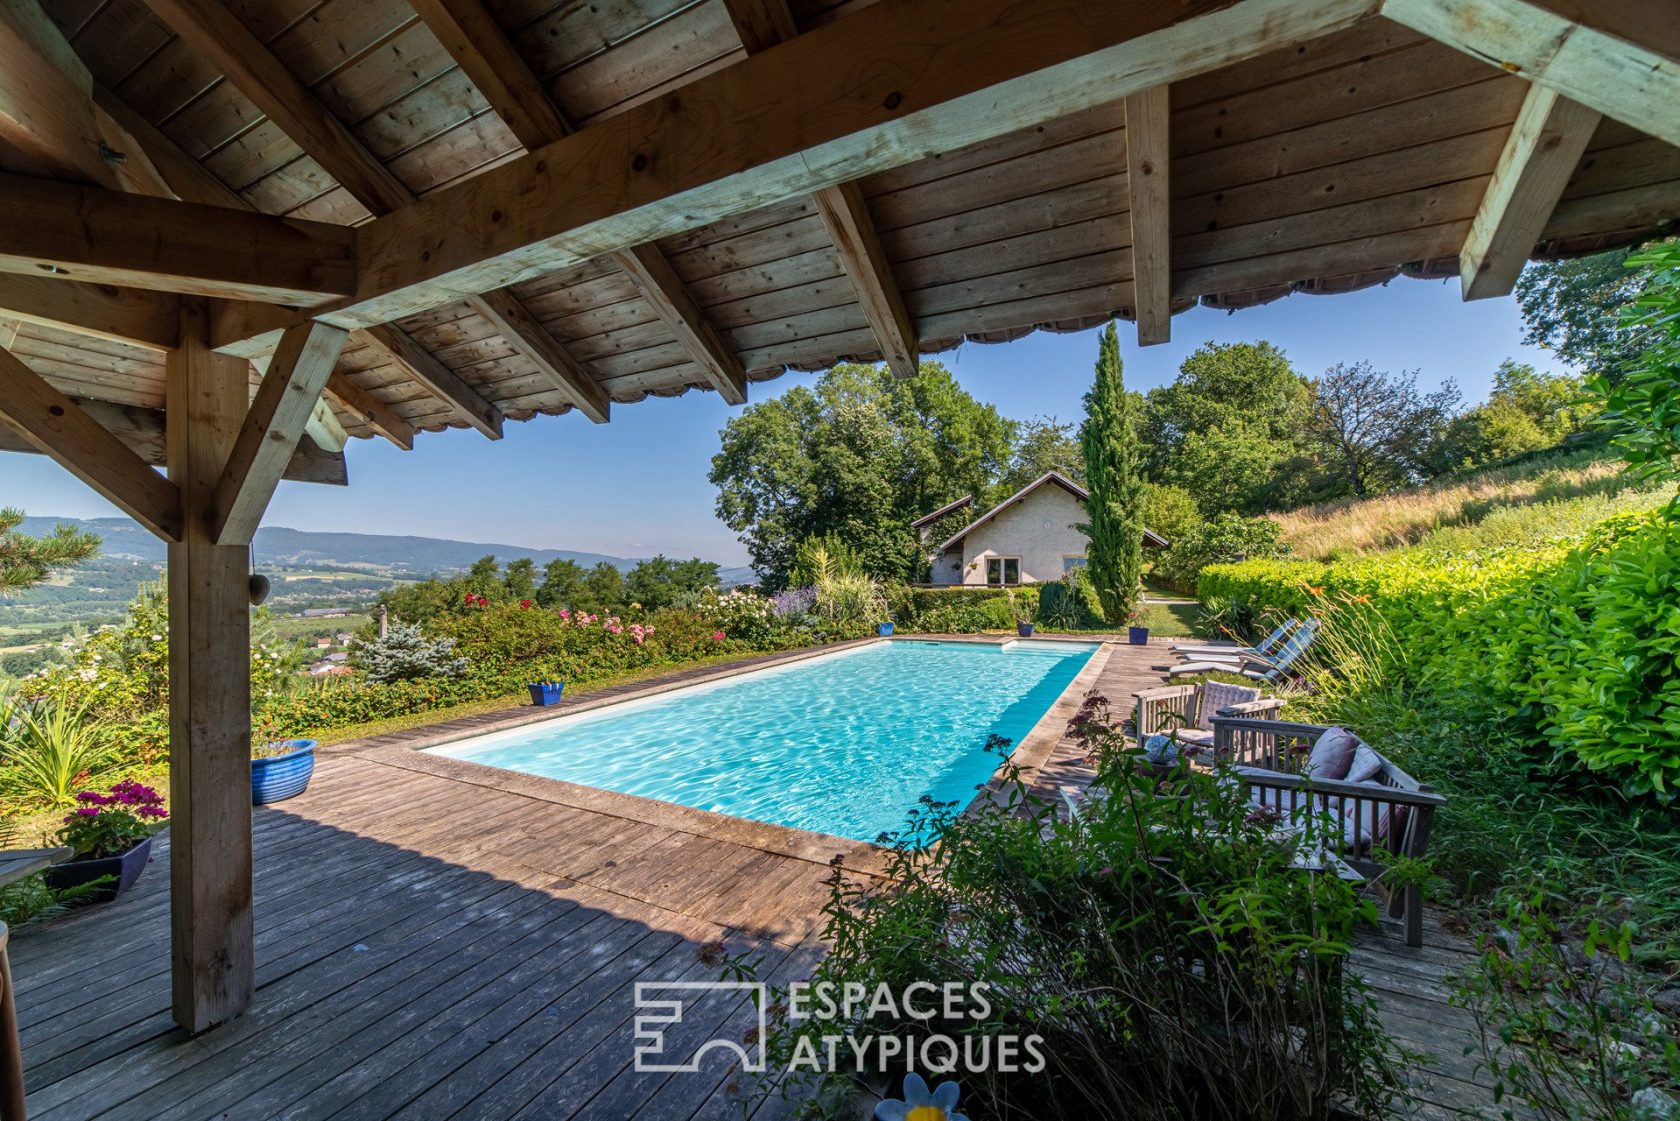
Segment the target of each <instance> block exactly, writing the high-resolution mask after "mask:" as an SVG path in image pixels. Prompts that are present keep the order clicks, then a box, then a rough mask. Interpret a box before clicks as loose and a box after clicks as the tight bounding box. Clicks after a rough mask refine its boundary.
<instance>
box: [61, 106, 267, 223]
mask: <svg viewBox="0 0 1680 1121" xmlns="http://www.w3.org/2000/svg"><path fill="white" fill-rule="evenodd" d="M93 100H94V104H96V105H97V106H99V108H100V109H101V110H102V111H104V112H105V113H107V114H108V115H109V116H110V117H111V119H112V120H113V121H115V122H116V123H117V124H118V125H120V126H121V127H122V128H123V129H124V130H125V131H127V133H128V134H129V136H131V137H133V138H134V141H135V143H136V144H138V145H139V147H140V149H141V150H142V151H144V152H145V154H146V158H147V159H149V160H150V161H151V162H152V165H153V166H154V167H156V168H157V169H158V173H159V174H160V175H162V176H163V181H164V182H165V183H166V184H168V186H169V190H170V192H171V193H173V194H174V196H175V197H176V198H178V199H181V200H182V201H184V202H196V203H200V204H202V205H205V206H225V207H229V208H231V209H234V210H251V209H253V208H252V206H251V204H250V203H248V202H246V201H245V200H244V199H243V198H241V197H240V196H239V193H238V192H237V191H235V190H234V189H233V188H232V187H229V186H228V185H227V184H226V183H223V182H222V181H221V180H220V179H218V178H216V176H215V175H213V174H211V172H210V170H209V169H208V168H206V167H205V166H204V165H203V164H201V163H199V162H198V161H197V160H195V159H193V158H192V157H191V156H189V155H187V154H186V152H184V151H182V150H181V146H180V145H179V144H177V143H175V141H173V140H171V139H170V138H169V137H168V136H167V135H165V134H164V132H163V130H162V129H160V128H158V127H157V126H155V125H153V124H152V123H151V122H150V121H148V120H147V119H146V118H145V117H142V116H141V115H140V114H139V113H136V112H135V111H134V110H133V109H132V108H131V107H130V106H129V104H128V103H127V102H126V101H124V100H123V99H122V98H120V97H118V96H117V95H116V94H114V93H112V92H111V91H110V90H109V89H107V88H105V86H103V85H101V84H100V83H98V82H95V83H94V85H93Z"/></svg>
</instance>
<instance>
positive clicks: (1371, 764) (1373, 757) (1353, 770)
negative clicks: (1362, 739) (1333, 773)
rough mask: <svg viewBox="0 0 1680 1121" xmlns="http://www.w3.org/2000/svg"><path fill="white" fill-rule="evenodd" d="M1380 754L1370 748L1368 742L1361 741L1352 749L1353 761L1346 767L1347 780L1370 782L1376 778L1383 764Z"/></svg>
mask: <svg viewBox="0 0 1680 1121" xmlns="http://www.w3.org/2000/svg"><path fill="white" fill-rule="evenodd" d="M1385 765H1386V764H1385V761H1384V760H1383V757H1382V756H1381V755H1378V754H1377V753H1376V752H1375V751H1372V750H1371V747H1370V745H1369V744H1365V743H1361V744H1360V745H1359V746H1358V747H1356V748H1354V750H1353V763H1352V764H1351V765H1350V766H1349V767H1348V773H1347V779H1346V780H1345V781H1347V782H1370V781H1371V780H1372V779H1374V778H1376V777H1377V775H1378V774H1379V773H1380V772H1381V771H1382V769H1383V767H1384V766H1385Z"/></svg>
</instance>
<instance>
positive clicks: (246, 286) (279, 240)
mask: <svg viewBox="0 0 1680 1121" xmlns="http://www.w3.org/2000/svg"><path fill="white" fill-rule="evenodd" d="M0 198H3V199H5V205H4V206H0V272H9V273H20V274H22V275H24V276H36V277H39V276H54V277H58V278H61V279H65V280H83V281H88V282H90V283H94V284H114V285H117V286H119V287H126V288H151V289H158V290H161V291H165V292H189V293H196V294H199V295H207V296H226V297H231V298H234V299H253V300H264V301H268V302H271V303H289V304H312V303H319V302H320V301H322V300H323V299H330V298H332V297H334V296H340V295H344V294H347V293H350V292H352V291H354V289H355V275H356V241H357V234H356V231H355V230H352V229H350V228H348V227H346V226H333V225H329V224H327V223H325V222H305V221H302V220H299V219H296V218H275V217H273V216H271V215H267V214H258V213H256V212H254V211H252V212H245V211H238V210H229V209H227V208H225V207H219V206H201V205H197V204H194V203H186V202H179V201H177V200H175V199H166V198H148V197H146V196H143V195H135V194H126V193H123V192H120V191H106V190H101V189H100V188H98V187H83V186H78V185H77V184H74V183H63V182H58V181H55V180H51V179H33V178H30V177H27V176H22V175H5V174H0Z"/></svg>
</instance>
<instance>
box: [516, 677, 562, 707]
mask: <svg viewBox="0 0 1680 1121" xmlns="http://www.w3.org/2000/svg"><path fill="white" fill-rule="evenodd" d="M565 687H566V683H565V682H564V681H535V682H532V683H531V684H529V685H526V686H525V688H527V689H529V690H531V703H532V704H534V705H555V704H559V703H560V691H561V690H562V689H564V688H565Z"/></svg>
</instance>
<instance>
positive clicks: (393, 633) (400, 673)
mask: <svg viewBox="0 0 1680 1121" xmlns="http://www.w3.org/2000/svg"><path fill="white" fill-rule="evenodd" d="M350 658H351V661H352V663H353V664H354V665H355V666H356V667H357V668H358V669H360V670H361V671H362V672H363V673H364V674H366V675H367V679H368V681H370V682H371V683H373V684H375V685H383V684H386V683H388V682H392V681H413V680H415V679H416V678H421V677H460V676H461V675H462V674H464V673H466V672H467V662H468V659H467V657H466V655H464V654H457V653H455V640H454V639H452V638H427V637H426V635H425V634H423V633H422V632H421V630H420V628H419V626H418V625H416V624H414V623H396V624H393V625H392V626H391V627H389V628H388V629H387V631H386V633H385V635H384V637H375V638H372V639H356V640H355V642H354V643H353V644H352V645H351V647H350Z"/></svg>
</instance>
